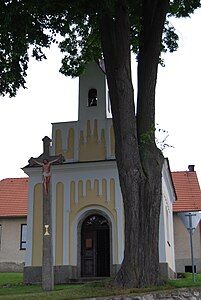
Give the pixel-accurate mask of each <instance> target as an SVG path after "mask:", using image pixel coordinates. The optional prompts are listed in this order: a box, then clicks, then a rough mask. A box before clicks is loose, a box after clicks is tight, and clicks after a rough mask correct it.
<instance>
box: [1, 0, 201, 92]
mask: <svg viewBox="0 0 201 300" xmlns="http://www.w3.org/2000/svg"><path fill="white" fill-rule="evenodd" d="M115 2H116V1H115V0H106V1H87V0H81V1H76V4H75V1H72V0H60V1H56V0H53V1H48V0H44V1H39V0H36V1H34V0H29V1H26V0H1V2H0V62H1V64H0V74H1V81H0V95H2V96H5V95H6V94H8V95H9V96H10V97H13V96H15V95H16V93H17V90H18V89H19V88H20V87H23V88H25V86H26V75H27V69H28V62H29V53H30V52H29V49H30V48H31V55H32V56H33V57H35V58H36V59H37V60H42V59H45V58H46V56H45V54H44V51H43V47H50V45H51V43H58V46H59V48H60V49H61V51H62V52H63V53H65V57H64V59H63V61H62V67H61V70H60V71H61V72H62V73H63V74H65V75H67V76H73V77H74V76H79V75H80V74H81V73H82V72H83V70H84V68H85V66H86V63H88V62H89V61H91V60H94V59H100V58H102V57H103V52H102V48H101V42H100V32H99V24H98V22H99V21H98V20H99V18H100V15H101V14H102V13H104V10H105V11H108V10H109V11H111V12H112V10H113V11H114V5H115ZM142 3H143V1H142V0H138V1H128V4H129V17H130V29H131V30H130V48H131V51H133V52H134V53H136V54H137V53H138V50H139V33H140V28H141V27H140V26H141V24H140V18H141V13H142V11H141V10H142V9H141V8H142ZM198 7H200V1H199V0H172V1H170V5H169V12H168V16H175V17H177V18H180V17H189V16H190V14H192V13H193V11H194V10H195V9H196V8H198ZM114 19H115V17H114ZM58 35H59V36H61V37H62V41H60V42H58ZM59 40H61V39H60V38H59ZM177 41H178V36H177V33H176V31H175V28H174V27H173V26H172V25H171V23H170V22H169V21H168V20H166V22H165V26H164V29H163V40H162V44H161V51H167V50H169V51H170V52H173V51H175V50H176V49H177V47H178V44H177Z"/></svg>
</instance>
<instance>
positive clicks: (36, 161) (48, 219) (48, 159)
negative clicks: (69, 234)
mask: <svg viewBox="0 0 201 300" xmlns="http://www.w3.org/2000/svg"><path fill="white" fill-rule="evenodd" d="M42 141H43V153H42V154H41V155H40V156H39V157H38V158H33V157H32V158H31V159H30V160H29V166H31V167H34V166H41V167H42V177H43V256H42V288H43V290H44V291H52V290H53V289H54V264H53V244H52V240H53V239H52V197H51V166H52V165H53V164H61V163H62V162H63V161H64V158H63V156H62V155H59V156H50V153H49V150H50V142H51V139H50V138H49V137H47V136H45V137H44V138H43V140H42Z"/></svg>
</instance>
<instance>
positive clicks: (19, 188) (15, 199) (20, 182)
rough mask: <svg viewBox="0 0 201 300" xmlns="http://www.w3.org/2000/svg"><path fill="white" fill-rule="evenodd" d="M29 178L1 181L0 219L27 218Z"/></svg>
mask: <svg viewBox="0 0 201 300" xmlns="http://www.w3.org/2000/svg"><path fill="white" fill-rule="evenodd" d="M27 206H28V178H7V179H3V180H1V181H0V217H19V216H27Z"/></svg>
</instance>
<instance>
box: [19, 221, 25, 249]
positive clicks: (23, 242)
mask: <svg viewBox="0 0 201 300" xmlns="http://www.w3.org/2000/svg"><path fill="white" fill-rule="evenodd" d="M26 242H27V224H21V238H20V250H26Z"/></svg>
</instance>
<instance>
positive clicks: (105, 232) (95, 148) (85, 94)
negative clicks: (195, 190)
mask: <svg viewBox="0 0 201 300" xmlns="http://www.w3.org/2000/svg"><path fill="white" fill-rule="evenodd" d="M49 150H50V154H51V155H53V156H55V155H59V154H63V156H64V157H65V162H64V163H63V164H62V165H52V175H51V177H52V191H51V194H52V212H53V213H52V224H53V256H54V266H55V279H56V282H67V281H68V280H69V279H78V278H80V277H100V276H101V277H102V276H112V275H114V274H115V273H116V272H117V270H118V269H119V267H120V265H121V262H122V260H123V255H124V241H125V237H124V210H123V201H122V194H121V189H120V184H119V176H118V170H117V166H116V160H115V141H114V132H113V124H112V118H111V113H110V103H109V98H108V90H107V84H106V78H105V75H104V73H103V72H102V70H101V69H100V68H99V67H98V66H97V65H96V64H90V65H89V66H88V68H87V70H86V71H85V73H84V74H83V75H82V76H81V77H80V80H79V114H78V121H77V122H61V123H54V124H53V128H52V144H51V146H50V149H49ZM28 159H29V158H28ZM23 170H24V172H25V173H26V174H27V175H28V176H29V192H28V195H29V196H28V207H29V210H28V220H27V221H28V222H27V226H28V228H27V250H26V261H25V268H24V278H25V281H28V282H35V281H40V280H41V268H42V267H41V266H42V238H43V233H44V229H43V226H42V202H43V198H42V168H41V167H38V166H37V167H34V166H31V165H27V166H26V167H24V169H23ZM162 175H163V177H162V185H163V195H162V202H161V218H160V240H159V255H160V263H161V272H162V274H163V275H164V276H166V277H171V276H174V274H175V257H174V238H173V215H172V203H173V202H174V200H175V198H176V197H175V192H174V187H173V184H172V179H171V173H170V169H169V164H168V161H167V160H165V162H164V166H163V174H162ZM131 230H135V229H134V228H131ZM147 247H149V245H147Z"/></svg>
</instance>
